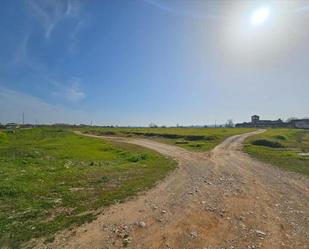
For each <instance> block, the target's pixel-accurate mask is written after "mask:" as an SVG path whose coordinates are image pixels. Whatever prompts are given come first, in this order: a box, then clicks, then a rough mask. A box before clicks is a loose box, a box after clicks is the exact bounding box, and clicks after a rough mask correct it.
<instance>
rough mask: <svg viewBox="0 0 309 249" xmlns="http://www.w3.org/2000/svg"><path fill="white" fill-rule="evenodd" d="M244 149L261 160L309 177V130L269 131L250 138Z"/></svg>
mask: <svg viewBox="0 0 309 249" xmlns="http://www.w3.org/2000/svg"><path fill="white" fill-rule="evenodd" d="M244 149H245V151H246V152H247V153H249V154H250V155H252V156H253V157H255V158H257V159H259V160H262V161H264V162H267V163H271V164H273V165H276V166H278V167H280V168H282V169H285V170H290V171H294V172H298V173H302V174H304V175H308V176H309V156H308V155H309V154H308V153H309V130H300V129H268V130H267V131H266V132H264V133H261V134H258V135H255V136H252V137H249V138H248V139H247V140H246V142H245V147H244Z"/></svg>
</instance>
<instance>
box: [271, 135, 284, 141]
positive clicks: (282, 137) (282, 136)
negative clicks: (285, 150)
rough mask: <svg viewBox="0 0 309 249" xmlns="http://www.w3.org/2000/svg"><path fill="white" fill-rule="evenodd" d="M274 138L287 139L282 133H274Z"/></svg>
mask: <svg viewBox="0 0 309 249" xmlns="http://www.w3.org/2000/svg"><path fill="white" fill-rule="evenodd" d="M274 138H276V139H280V140H287V137H286V136H284V135H275V136H274Z"/></svg>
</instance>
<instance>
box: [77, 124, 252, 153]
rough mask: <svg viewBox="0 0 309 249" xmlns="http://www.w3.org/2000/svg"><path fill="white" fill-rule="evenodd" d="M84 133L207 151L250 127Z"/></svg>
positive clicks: (87, 130)
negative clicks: (151, 140)
mask: <svg viewBox="0 0 309 249" xmlns="http://www.w3.org/2000/svg"><path fill="white" fill-rule="evenodd" d="M80 130H81V131H83V132H86V133H93V134H97V135H116V136H129V137H143V138H151V139H156V140H158V141H160V142H165V143H168V144H172V145H177V146H180V147H183V148H185V149H189V150H194V151H209V150H211V149H213V148H214V147H215V146H216V145H218V144H219V143H221V142H222V141H223V140H224V139H226V138H227V137H229V136H233V135H236V134H241V133H246V132H250V131H254V130H255V129H252V128H83V129H80Z"/></svg>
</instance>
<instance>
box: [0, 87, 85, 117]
mask: <svg viewBox="0 0 309 249" xmlns="http://www.w3.org/2000/svg"><path fill="white" fill-rule="evenodd" d="M23 112H24V113H25V121H26V122H27V123H34V122H35V121H38V122H39V123H62V122H65V123H75V122H77V123H81V122H85V119H86V117H87V115H86V114H85V113H81V112H80V111H76V110H74V109H70V108H67V107H64V106H61V105H53V104H49V103H47V102H45V101H44V100H42V99H40V98H37V97H34V96H31V95H28V94H25V93H21V92H18V91H14V90H11V89H8V88H5V87H1V86H0V113H1V117H0V122H2V123H7V122H18V123H20V122H21V115H22V113H23ZM81 117H82V118H83V119H84V120H82V119H81Z"/></svg>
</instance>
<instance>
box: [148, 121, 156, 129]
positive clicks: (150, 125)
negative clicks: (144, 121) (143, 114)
mask: <svg viewBox="0 0 309 249" xmlns="http://www.w3.org/2000/svg"><path fill="white" fill-rule="evenodd" d="M149 128H158V126H157V125H156V124H155V123H153V122H151V123H150V124H149Z"/></svg>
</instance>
